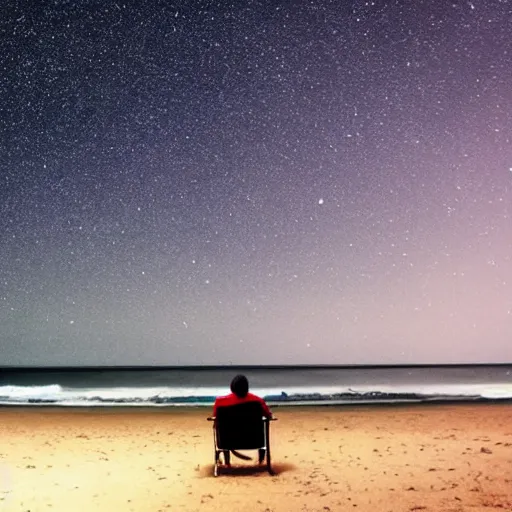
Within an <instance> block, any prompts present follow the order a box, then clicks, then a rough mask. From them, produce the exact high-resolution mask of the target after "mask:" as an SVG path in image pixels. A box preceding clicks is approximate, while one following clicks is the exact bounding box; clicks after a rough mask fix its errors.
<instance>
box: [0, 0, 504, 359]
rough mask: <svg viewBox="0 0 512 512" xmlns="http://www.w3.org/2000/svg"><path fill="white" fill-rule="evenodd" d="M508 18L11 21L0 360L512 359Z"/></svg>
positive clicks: (198, 7)
mask: <svg viewBox="0 0 512 512" xmlns="http://www.w3.org/2000/svg"><path fill="white" fill-rule="evenodd" d="M511 34H512V2H509V1H508V0H485V1H484V0H474V1H473V2H468V1H453V2H450V1H444V0H443V1H432V0H414V1H406V0H403V1H391V0H388V1H373V2H372V1H368V2H362V1H348V0H346V1H345V0H343V1H342V0H333V1H329V0H311V1H306V0H304V1H299V0H295V1H290V0H288V1H274V0H268V1H264V0H260V1H253V0H244V1H239V0H237V1H232V2H228V1H226V2H223V1H222V2H221V1H197V0H196V1H193V2H192V1H188V2H187V1H170V0H162V1H158V0H154V1H152V0H146V1H137V2H133V3H132V2H126V3H123V2H122V1H119V2H111V1H104V0H101V1H100V0H98V1H92V0H73V1H66V0H56V1H53V2H50V1H40V2H36V1H14V0H13V1H10V2H7V4H6V5H4V6H2V12H1V14H0V354H1V355H0V364H4V365H52V366H55V365H155V364H158V365H188V364H193V365H200V364H303V363H307V364H317V363H318V364H409V363H424V364H429V363H487V362H490V363H493V362H496V363H497V362H509V363H510V362H512V145H511V138H512V36H511Z"/></svg>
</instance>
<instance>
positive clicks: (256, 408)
mask: <svg viewBox="0 0 512 512" xmlns="http://www.w3.org/2000/svg"><path fill="white" fill-rule="evenodd" d="M275 419H276V418H265V417H264V416H263V409H262V407H261V404H260V403H259V402H256V401H254V402H244V403H241V404H236V405H229V406H221V407H218V408H217V416H216V417H210V418H208V421H213V422H214V424H213V442H214V445H215V466H214V475H215V476H217V475H218V474H219V457H220V454H221V452H225V451H236V450H258V453H259V462H260V464H262V463H263V461H265V460H266V467H267V471H268V472H269V473H270V474H271V475H273V474H274V472H273V470H272V466H271V465H270V443H269V441H270V421H271V420H275ZM235 455H236V453H235Z"/></svg>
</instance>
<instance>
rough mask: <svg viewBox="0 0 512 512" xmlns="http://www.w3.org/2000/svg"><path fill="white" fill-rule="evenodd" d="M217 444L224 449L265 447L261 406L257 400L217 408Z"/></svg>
mask: <svg viewBox="0 0 512 512" xmlns="http://www.w3.org/2000/svg"><path fill="white" fill-rule="evenodd" d="M215 428H216V433H217V446H218V448H220V449H224V450H244V449H245V450H252V449H256V448H264V447H265V444H266V443H265V424H264V420H263V408H262V406H261V404H260V403H259V402H257V401H251V402H243V403H241V404H236V405H228V406H220V407H218V408H217V412H216V420H215Z"/></svg>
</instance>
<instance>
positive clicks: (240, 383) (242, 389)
mask: <svg viewBox="0 0 512 512" xmlns="http://www.w3.org/2000/svg"><path fill="white" fill-rule="evenodd" d="M231 391H232V392H233V393H234V394H235V395H236V396H237V397H238V398H245V397H246V396H247V393H248V392H249V381H248V380H247V377H246V376H245V375H237V376H236V377H234V378H233V380H232V381H231Z"/></svg>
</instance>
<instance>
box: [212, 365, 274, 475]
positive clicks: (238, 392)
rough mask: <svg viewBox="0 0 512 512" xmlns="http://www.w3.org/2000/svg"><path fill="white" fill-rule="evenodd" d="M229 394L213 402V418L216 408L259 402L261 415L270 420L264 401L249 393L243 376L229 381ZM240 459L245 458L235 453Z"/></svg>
mask: <svg viewBox="0 0 512 512" xmlns="http://www.w3.org/2000/svg"><path fill="white" fill-rule="evenodd" d="M230 388H231V393H230V394H229V395H226V396H219V397H217V399H216V400H215V404H214V405H213V416H217V408H218V407H226V406H230V405H238V404H242V403H246V402H259V403H260V404H261V408H262V410H263V415H264V416H265V417H266V418H272V412H271V411H270V409H269V408H268V405H267V404H266V402H265V400H263V398H260V397H259V396H257V395H254V394H253V393H249V381H248V380H247V377H246V376H245V375H237V376H236V377H234V378H233V380H232V381H231V386H230ZM235 455H237V456H238V457H240V458H245V457H243V456H241V455H240V454H238V453H235ZM264 455H265V454H264V450H260V453H259V461H260V463H262V462H263V458H264ZM224 463H225V464H226V466H230V453H229V451H227V450H225V451H224Z"/></svg>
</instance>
